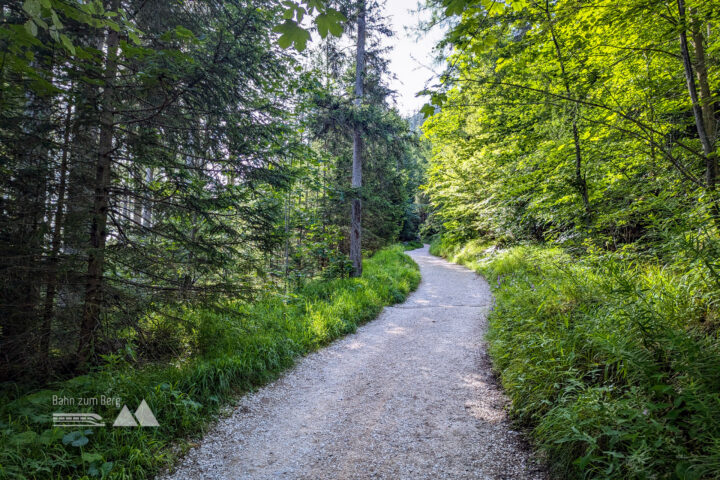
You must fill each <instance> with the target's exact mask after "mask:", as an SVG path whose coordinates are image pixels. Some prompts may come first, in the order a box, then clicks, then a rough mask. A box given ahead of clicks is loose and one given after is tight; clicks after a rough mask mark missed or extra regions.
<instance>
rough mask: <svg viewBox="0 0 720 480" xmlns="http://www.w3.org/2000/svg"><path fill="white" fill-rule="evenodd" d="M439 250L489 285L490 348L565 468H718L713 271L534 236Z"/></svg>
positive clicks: (629, 472) (515, 400)
mask: <svg viewBox="0 0 720 480" xmlns="http://www.w3.org/2000/svg"><path fill="white" fill-rule="evenodd" d="M435 249H436V251H437V250H441V251H442V252H445V253H446V254H448V253H449V254H450V255H451V256H452V257H453V258H455V259H458V258H459V259H460V260H461V261H462V262H463V263H466V264H469V265H471V266H473V267H474V268H475V269H476V270H477V271H479V272H481V273H483V274H484V275H486V277H487V279H488V281H489V282H490V285H491V286H492V287H493V289H494V291H495V295H496V307H495V309H494V311H493V312H492V313H491V315H490V317H489V322H490V329H489V333H488V341H489V345H490V347H489V352H490V355H491V357H492V359H493V364H494V366H495V368H496V369H497V370H498V371H499V373H500V375H501V379H502V384H503V386H504V388H505V390H506V391H507V393H508V395H509V396H510V398H511V400H512V414H513V418H514V419H515V421H516V422H517V423H518V424H520V425H522V426H524V427H526V428H529V429H530V430H531V436H532V438H533V440H534V442H535V444H536V445H537V447H538V448H539V449H540V450H541V451H542V452H544V453H545V455H546V456H547V459H548V462H549V464H550V466H551V468H552V469H553V471H554V472H553V473H554V475H555V476H556V478H633V479H634V478H681V479H699V478H719V476H720V474H718V472H720V345H719V344H718V336H717V332H716V331H714V330H713V331H708V328H707V323H708V318H716V315H717V312H716V311H714V310H713V308H715V304H714V303H713V301H714V300H713V299H714V298H717V291H713V290H712V288H713V285H714V284H713V281H712V278H711V276H710V275H709V274H708V272H703V271H702V270H701V269H697V268H693V269H688V268H681V266H677V267H674V268H672V267H668V266H665V267H661V266H656V265H647V264H639V263H636V262H632V261H630V260H628V259H622V258H617V257H615V256H606V257H585V258H582V259H578V258H572V257H570V256H568V255H567V254H566V253H564V252H563V251H561V250H559V249H556V248H548V247H538V246H516V247H513V248H509V249H506V250H487V249H486V250H484V251H483V252H481V254H479V255H476V254H477V252H478V250H480V247H478V245H477V244H476V245H475V246H474V247H473V246H463V247H457V246H454V247H453V246H450V245H442V243H440V244H439V245H438V246H436V247H435ZM468 252H472V254H470V253H468ZM688 272H689V273H688Z"/></svg>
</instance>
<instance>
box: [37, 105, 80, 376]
mask: <svg viewBox="0 0 720 480" xmlns="http://www.w3.org/2000/svg"><path fill="white" fill-rule="evenodd" d="M71 120H72V105H71V104H70V101H69V99H68V104H67V113H66V115H65V131H64V133H63V151H62V157H61V160H60V178H59V180H58V192H57V196H58V198H57V204H56V205H55V218H54V222H53V233H52V240H51V246H50V259H49V270H48V278H47V287H46V290H45V304H44V306H43V318H42V327H41V328H42V332H41V335H40V346H39V350H40V355H41V358H42V360H43V362H44V363H45V368H46V369H48V371H49V368H50V360H49V358H50V336H51V335H52V320H53V315H54V311H55V296H56V295H57V270H58V254H59V253H60V244H61V243H62V227H63V220H64V215H63V213H64V209H65V191H66V189H67V170H68V168H67V164H68V153H69V150H70V130H71V128H70V127H71V125H70V123H71Z"/></svg>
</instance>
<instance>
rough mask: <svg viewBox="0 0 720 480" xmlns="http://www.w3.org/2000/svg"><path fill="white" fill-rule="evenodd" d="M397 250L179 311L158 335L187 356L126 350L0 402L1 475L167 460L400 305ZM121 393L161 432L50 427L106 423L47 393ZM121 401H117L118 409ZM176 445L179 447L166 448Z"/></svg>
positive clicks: (411, 273) (408, 270)
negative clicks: (213, 306)
mask: <svg viewBox="0 0 720 480" xmlns="http://www.w3.org/2000/svg"><path fill="white" fill-rule="evenodd" d="M402 251H403V248H402V247H400V246H396V247H392V248H388V249H385V250H382V251H380V252H378V253H376V254H375V255H374V256H373V257H372V258H370V259H369V260H366V261H365V262H364V274H363V277H362V278H360V279H348V278H345V279H334V280H323V281H316V282H311V283H308V284H307V285H306V286H305V287H303V288H302V289H300V290H299V291H297V292H295V293H294V295H293V296H292V298H291V300H290V301H287V299H284V298H280V297H277V296H268V298H266V299H264V300H262V301H258V302H256V303H253V304H239V303H238V304H231V305H228V308H225V309H223V311H222V312H220V311H217V310H203V309H188V310H186V311H183V312H180V313H179V314H180V315H182V316H183V320H185V321H184V323H185V324H186V325H187V329H186V331H185V332H166V334H167V335H170V336H173V335H174V336H176V337H177V338H171V339H166V340H167V341H168V342H169V343H171V344H173V343H174V344H177V345H178V348H179V349H180V350H182V351H185V352H190V353H191V354H190V355H188V356H185V357H182V356H181V357H177V358H175V360H174V361H173V363H172V364H168V363H163V364H157V365H149V366H145V367H144V368H142V369H137V366H136V365H133V364H131V363H128V361H127V356H125V357H120V356H115V357H108V358H107V361H108V364H107V365H106V366H105V367H104V368H103V369H101V370H99V371H97V372H94V373H92V374H89V375H85V376H82V377H77V378H74V379H72V380H70V381H66V382H63V383H61V384H58V385H55V386H54V388H53V389H51V390H43V391H39V392H36V393H34V394H32V395H26V396H23V397H22V398H19V399H15V400H13V401H11V402H9V403H7V404H4V405H2V407H0V413H1V416H0V419H1V420H0V445H1V446H0V477H6V478H7V477H11V478H61V477H63V478H68V477H72V478H85V477H88V478H93V477H94V478H128V479H131V478H132V479H134V478H146V477H149V476H152V475H153V474H154V473H155V472H157V471H158V469H160V468H162V467H163V466H166V465H168V464H170V463H171V462H172V460H173V458H174V457H175V456H176V454H177V452H178V451H182V450H184V449H185V448H187V447H188V445H189V443H188V440H187V439H188V438H191V437H192V436H194V435H197V434H199V433H201V432H202V431H203V429H204V428H205V427H206V426H207V425H208V422H209V421H210V420H211V419H213V418H215V417H216V416H217V415H218V412H219V411H220V409H221V407H222V406H223V405H225V404H227V402H228V401H230V400H231V399H232V398H234V397H235V396H236V395H237V394H239V393H242V392H244V391H247V390H249V389H252V388H254V387H256V386H258V385H262V384H263V383H265V382H267V381H269V380H271V379H273V378H275V377H276V376H277V375H278V373H279V372H281V371H282V370H284V369H286V368H288V367H289V366H291V365H292V364H293V362H294V360H295V359H296V358H297V357H298V356H300V355H304V354H307V353H308V352H311V351H313V350H315V349H317V348H319V347H321V346H323V345H326V344H328V343H329V342H331V341H332V340H334V339H336V338H338V337H339V336H341V335H344V334H346V333H349V332H352V331H354V330H355V329H356V327H357V326H358V325H360V324H361V323H363V322H366V321H368V320H371V319H372V318H374V317H375V316H376V315H377V314H378V313H379V312H380V310H381V309H382V308H383V306H384V305H389V304H394V303H397V302H401V301H403V300H404V299H405V297H406V296H407V294H408V293H409V292H410V291H412V290H414V289H415V288H416V287H417V285H418V283H419V281H420V273H419V271H418V268H417V265H415V264H414V262H413V261H412V260H411V259H410V258H409V257H407V256H405V255H404V254H403V253H402ZM101 395H104V396H105V397H120V398H121V399H122V400H121V403H122V404H127V405H128V407H129V408H130V410H131V411H134V409H135V408H136V407H137V406H138V405H139V403H140V401H141V400H142V399H145V400H146V401H147V403H148V404H149V405H150V407H151V408H152V410H153V411H154V412H155V415H156V417H157V419H158V421H159V423H160V427H159V428H112V427H110V426H109V425H108V426H107V427H105V428H96V429H72V428H53V427H52V424H51V415H52V413H53V412H87V411H90V412H95V413H98V414H100V415H101V416H102V417H103V418H104V419H105V421H109V422H112V421H113V420H114V418H115V417H116V416H117V414H118V413H119V408H118V407H117V406H116V405H112V406H101V405H98V406H89V407H77V406H74V407H73V406H68V407H63V406H57V405H56V406H53V396H56V397H58V398H62V397H69V398H78V397H93V398H94V397H98V398H99V397H100V396H101ZM120 406H122V405H120ZM172 446H177V447H179V448H171V447H172Z"/></svg>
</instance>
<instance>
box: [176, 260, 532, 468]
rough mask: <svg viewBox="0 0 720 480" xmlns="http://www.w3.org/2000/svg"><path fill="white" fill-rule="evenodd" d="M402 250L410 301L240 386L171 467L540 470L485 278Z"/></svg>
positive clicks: (443, 262)
mask: <svg viewBox="0 0 720 480" xmlns="http://www.w3.org/2000/svg"><path fill="white" fill-rule="evenodd" d="M409 255H410V256H411V257H412V258H413V259H414V260H415V261H416V262H417V263H418V265H420V271H421V273H422V279H423V280H422V282H421V284H420V286H419V288H418V290H417V291H416V292H415V293H413V294H412V295H411V296H410V297H409V298H408V299H407V301H406V302H405V303H403V304H400V305H397V306H395V307H388V308H386V309H385V310H384V311H383V312H382V314H380V316H379V317H378V318H377V319H376V320H374V321H372V322H370V323H368V324H366V325H364V326H362V327H360V328H358V330H357V333H354V334H352V335H348V336H347V337H345V338H343V339H341V340H338V341H337V342H335V343H333V344H332V345H330V346H329V347H327V348H325V349H323V350H320V351H318V352H316V353H313V354H311V355H308V356H307V357H306V358H304V359H302V360H300V361H299V362H298V364H297V366H296V367H295V368H293V369H292V370H290V371H289V372H287V373H286V374H285V375H283V376H282V377H281V378H280V379H279V380H277V381H276V382H274V383H272V384H270V385H268V386H266V387H264V388H262V389H260V390H258V391H257V392H254V393H251V394H249V395H247V396H245V397H243V399H242V400H241V401H240V403H239V404H238V405H237V407H236V408H235V410H234V412H233V413H232V414H231V415H230V416H229V417H227V418H224V419H222V420H220V421H219V423H218V424H217V426H216V427H215V428H213V429H212V430H211V431H210V432H209V433H208V435H206V436H205V438H204V439H203V441H202V442H201V444H200V445H199V446H198V447H196V448H194V449H193V450H191V451H190V452H189V453H188V455H187V456H186V457H185V458H184V460H183V461H182V462H181V463H180V465H179V466H178V468H177V469H176V471H175V473H174V474H173V475H171V476H170V477H168V478H173V479H198V478H208V479H220V478H223V479H225V478H227V479H253V480H256V479H257V480H260V479H308V480H309V479H312V480H316V479H372V478H382V479H393V480H395V479H408V480H410V479H412V480H416V479H442V478H447V479H523V480H524V479H544V478H545V476H544V475H543V473H542V472H541V469H540V468H539V467H538V465H537V464H536V463H535V462H534V461H533V459H532V457H531V454H530V453H529V452H528V449H527V447H526V446H524V444H523V443H522V441H521V440H520V438H519V437H518V434H517V433H516V432H514V431H512V429H511V427H510V426H509V424H508V422H507V419H506V415H505V411H504V407H505V405H506V399H505V397H504V396H503V394H502V393H501V392H500V391H499V390H498V388H497V386H496V384H495V382H494V380H493V377H492V375H491V373H490V364H489V362H488V359H487V355H486V353H485V346H484V344H483V340H482V338H483V334H484V332H485V329H486V321H485V317H486V315H487V312H488V309H489V308H490V305H491V301H492V296H491V294H490V289H489V287H488V285H487V282H485V280H484V279H482V278H481V277H479V276H478V275H476V274H475V273H473V272H471V271H470V270H468V269H466V268H464V267H461V266H458V265H453V264H451V263H448V262H446V261H445V260H443V259H440V258H438V257H434V256H432V255H430V254H429V252H428V248H427V247H424V248H421V249H418V250H413V251H412V252H409Z"/></svg>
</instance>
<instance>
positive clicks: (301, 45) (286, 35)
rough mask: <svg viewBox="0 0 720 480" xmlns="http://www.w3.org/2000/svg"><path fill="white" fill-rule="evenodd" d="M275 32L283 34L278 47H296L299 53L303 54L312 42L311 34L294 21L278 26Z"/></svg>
mask: <svg viewBox="0 0 720 480" xmlns="http://www.w3.org/2000/svg"><path fill="white" fill-rule="evenodd" d="M274 31H276V32H278V33H280V34H281V35H280V37H279V38H278V45H280V46H281V47H282V48H288V47H290V46H291V45H294V46H295V48H296V49H297V50H298V51H300V52H302V51H303V50H305V47H306V46H307V42H308V40H310V32H308V31H307V30H305V29H304V28H302V27H300V26H299V25H298V24H297V22H295V21H294V20H285V21H284V22H283V23H281V24H280V25H277V26H276V27H275V28H274Z"/></svg>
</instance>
